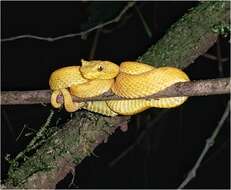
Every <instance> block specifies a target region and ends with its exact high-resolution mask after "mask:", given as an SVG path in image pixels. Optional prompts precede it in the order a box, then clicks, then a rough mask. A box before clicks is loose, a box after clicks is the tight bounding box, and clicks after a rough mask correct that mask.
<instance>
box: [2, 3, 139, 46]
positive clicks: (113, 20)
mask: <svg viewBox="0 0 231 190" xmlns="http://www.w3.org/2000/svg"><path fill="white" fill-rule="evenodd" d="M135 3H136V2H135V1H131V2H128V3H127V5H126V6H125V7H124V8H123V9H122V11H121V12H120V13H119V14H118V15H117V16H116V17H115V18H114V19H112V20H109V21H107V22H104V23H102V24H98V25H96V26H94V27H92V28H90V29H88V30H85V31H82V32H78V33H73V34H65V35H62V36H57V37H54V38H52V37H42V36H36V35H31V34H24V35H19V36H13V37H9V38H4V39H1V42H9V41H15V40H18V39H23V38H29V39H36V40H43V41H48V42H54V41H57V40H62V39H65V38H73V37H76V36H86V35H87V34H88V33H90V32H92V31H94V30H97V29H99V28H103V27H105V26H107V25H109V24H112V23H115V22H119V21H120V20H121V18H122V17H123V15H124V14H125V13H126V12H127V11H128V10H129V9H130V8H131V7H133V6H134V5H135Z"/></svg>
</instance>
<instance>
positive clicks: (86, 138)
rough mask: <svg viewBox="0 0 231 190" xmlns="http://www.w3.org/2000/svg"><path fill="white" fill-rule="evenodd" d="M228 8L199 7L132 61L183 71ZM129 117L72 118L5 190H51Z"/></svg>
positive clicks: (205, 44) (211, 41) (205, 45)
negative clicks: (172, 67)
mask: <svg viewBox="0 0 231 190" xmlns="http://www.w3.org/2000/svg"><path fill="white" fill-rule="evenodd" d="M229 12H230V10H229V2H228V1H227V2H225V1H217V2H209V1H208V2H203V3H200V4H199V5H198V6H197V7H195V8H193V9H192V10H191V11H190V12H189V13H188V14H186V15H185V16H184V17H183V18H182V19H180V20H179V21H178V22H177V23H176V24H174V25H173V26H172V27H171V28H170V29H169V31H168V33H167V34H166V35H165V36H164V37H163V38H162V39H161V40H160V41H159V42H158V43H157V44H156V45H154V46H152V47H151V48H150V49H149V50H148V51H147V52H146V53H145V54H144V55H143V56H141V57H139V59H138V61H142V62H144V63H148V64H152V65H155V66H176V67H179V68H185V67H186V66H188V65H189V64H191V63H192V62H193V61H194V60H195V59H196V58H197V57H198V56H200V55H201V54H203V53H204V52H206V51H207V50H208V49H209V48H210V47H211V46H212V45H213V44H214V42H215V40H216V38H217V35H218V34H216V33H213V32H212V27H213V26H215V25H218V24H220V23H228V20H227V19H228V17H229ZM128 119H129V117H114V118H108V117H104V116H101V115H99V114H92V113H90V112H85V111H84V112H77V113H76V114H75V117H73V119H72V120H71V121H70V122H68V123H67V124H66V125H65V127H64V128H63V129H60V130H59V131H57V132H56V133H55V134H53V135H52V136H51V137H50V138H49V139H47V142H46V143H45V144H44V145H43V146H41V147H40V148H39V149H38V150H37V151H36V152H35V153H34V154H33V155H32V156H31V157H30V158H29V159H28V160H26V161H25V162H24V163H23V164H21V165H20V166H19V167H16V168H15V169H13V170H11V171H12V172H10V173H9V178H8V180H7V181H6V187H7V188H13V187H14V188H55V185H56V183H57V182H58V181H60V180H61V179H63V178H64V177H65V175H66V174H67V173H69V172H70V171H72V170H73V168H74V166H75V165H77V164H79V163H80V162H81V161H82V160H83V159H84V158H85V157H86V156H88V155H89V154H90V153H91V152H92V151H93V149H94V148H95V147H96V146H97V145H98V144H99V143H100V142H102V141H103V140H104V139H106V138H108V136H109V135H110V134H111V133H113V131H114V130H115V129H116V127H117V126H118V125H120V124H121V123H124V122H126V121H128Z"/></svg>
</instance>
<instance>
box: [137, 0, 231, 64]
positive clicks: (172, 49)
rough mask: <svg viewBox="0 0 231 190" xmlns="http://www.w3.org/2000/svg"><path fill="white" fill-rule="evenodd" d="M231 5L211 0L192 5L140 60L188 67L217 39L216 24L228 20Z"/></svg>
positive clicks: (227, 21) (226, 2)
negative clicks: (193, 6) (214, 28)
mask: <svg viewBox="0 0 231 190" xmlns="http://www.w3.org/2000/svg"><path fill="white" fill-rule="evenodd" d="M229 6H230V3H229V2H228V1H211V2H203V3H201V4H199V5H198V6H197V7H195V8H192V9H191V11H190V12H188V13H187V14H185V15H184V16H183V17H182V18H181V19H180V20H179V21H178V22H176V23H175V24H173V25H172V26H171V27H170V29H169V30H168V32H167V33H166V34H165V35H164V37H163V38H162V39H161V40H159V41H158V42H157V43H156V44H155V45H153V46H152V47H150V48H149V50H148V51H147V52H146V53H145V54H144V55H142V56H141V57H139V58H138V60H139V61H141V62H144V63H148V64H151V65H154V66H157V67H158V66H174V67H178V68H185V67H187V66H188V65H189V64H191V63H192V62H193V61H194V60H195V58H197V57H198V56H200V55H201V54H203V53H205V52H206V51H207V50H208V48H209V47H211V45H212V44H214V42H215V41H216V38H217V35H218V34H217V33H215V32H214V30H213V27H214V26H216V25H218V24H225V23H226V24H227V23H229V12H230V7H229Z"/></svg>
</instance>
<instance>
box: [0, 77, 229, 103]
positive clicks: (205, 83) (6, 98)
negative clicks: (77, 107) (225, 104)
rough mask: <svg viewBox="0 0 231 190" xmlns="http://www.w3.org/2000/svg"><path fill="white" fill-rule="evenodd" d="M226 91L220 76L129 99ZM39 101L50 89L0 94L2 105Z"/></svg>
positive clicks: (109, 97) (226, 82) (103, 97)
mask: <svg viewBox="0 0 231 190" xmlns="http://www.w3.org/2000/svg"><path fill="white" fill-rule="evenodd" d="M228 93H230V78H220V79H210V80H199V81H189V82H179V83H176V84H173V85H172V86H170V87H168V88H166V89H164V90H162V91H160V92H157V93H155V94H153V95H150V96H146V97H140V98H130V99H150V98H164V97H179V96H207V95H216V94H228ZM72 99H73V100H74V101H76V102H87V101H102V100H126V99H128V98H123V97H120V96H116V95H115V94H113V92H109V93H108V92H107V93H106V94H103V95H101V96H97V97H92V98H78V97H76V96H72ZM57 101H58V102H60V103H63V99H62V97H61V96H60V97H58V99H57ZM40 103H50V90H34V91H5V92H4V91H3V92H2V94H1V104H2V105H13V104H14V105H15V104H40Z"/></svg>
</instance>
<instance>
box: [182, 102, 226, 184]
mask: <svg viewBox="0 0 231 190" xmlns="http://www.w3.org/2000/svg"><path fill="white" fill-rule="evenodd" d="M229 112H230V101H229V102H228V104H227V106H226V108H225V111H224V113H223V115H222V117H221V119H220V121H219V123H218V125H217V127H216V128H215V130H214V131H213V133H212V135H211V137H209V138H208V139H207V140H206V144H205V146H204V149H203V150H202V152H201V155H200V156H199V158H198V159H197V161H196V163H195V165H194V166H193V168H192V169H191V170H190V171H189V173H188V175H187V177H186V178H185V179H184V181H183V182H182V183H181V184H180V186H179V187H178V189H182V188H184V187H185V186H186V185H187V184H188V183H189V182H190V181H191V180H192V179H193V178H194V177H196V172H197V170H198V168H199V167H200V165H201V162H202V160H203V159H204V157H205V155H206V153H207V152H208V151H209V149H210V148H211V147H212V146H213V145H214V143H215V139H216V137H217V135H218V133H219V131H220V130H221V127H222V126H223V124H224V122H225V121H226V119H227V117H228V115H229Z"/></svg>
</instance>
